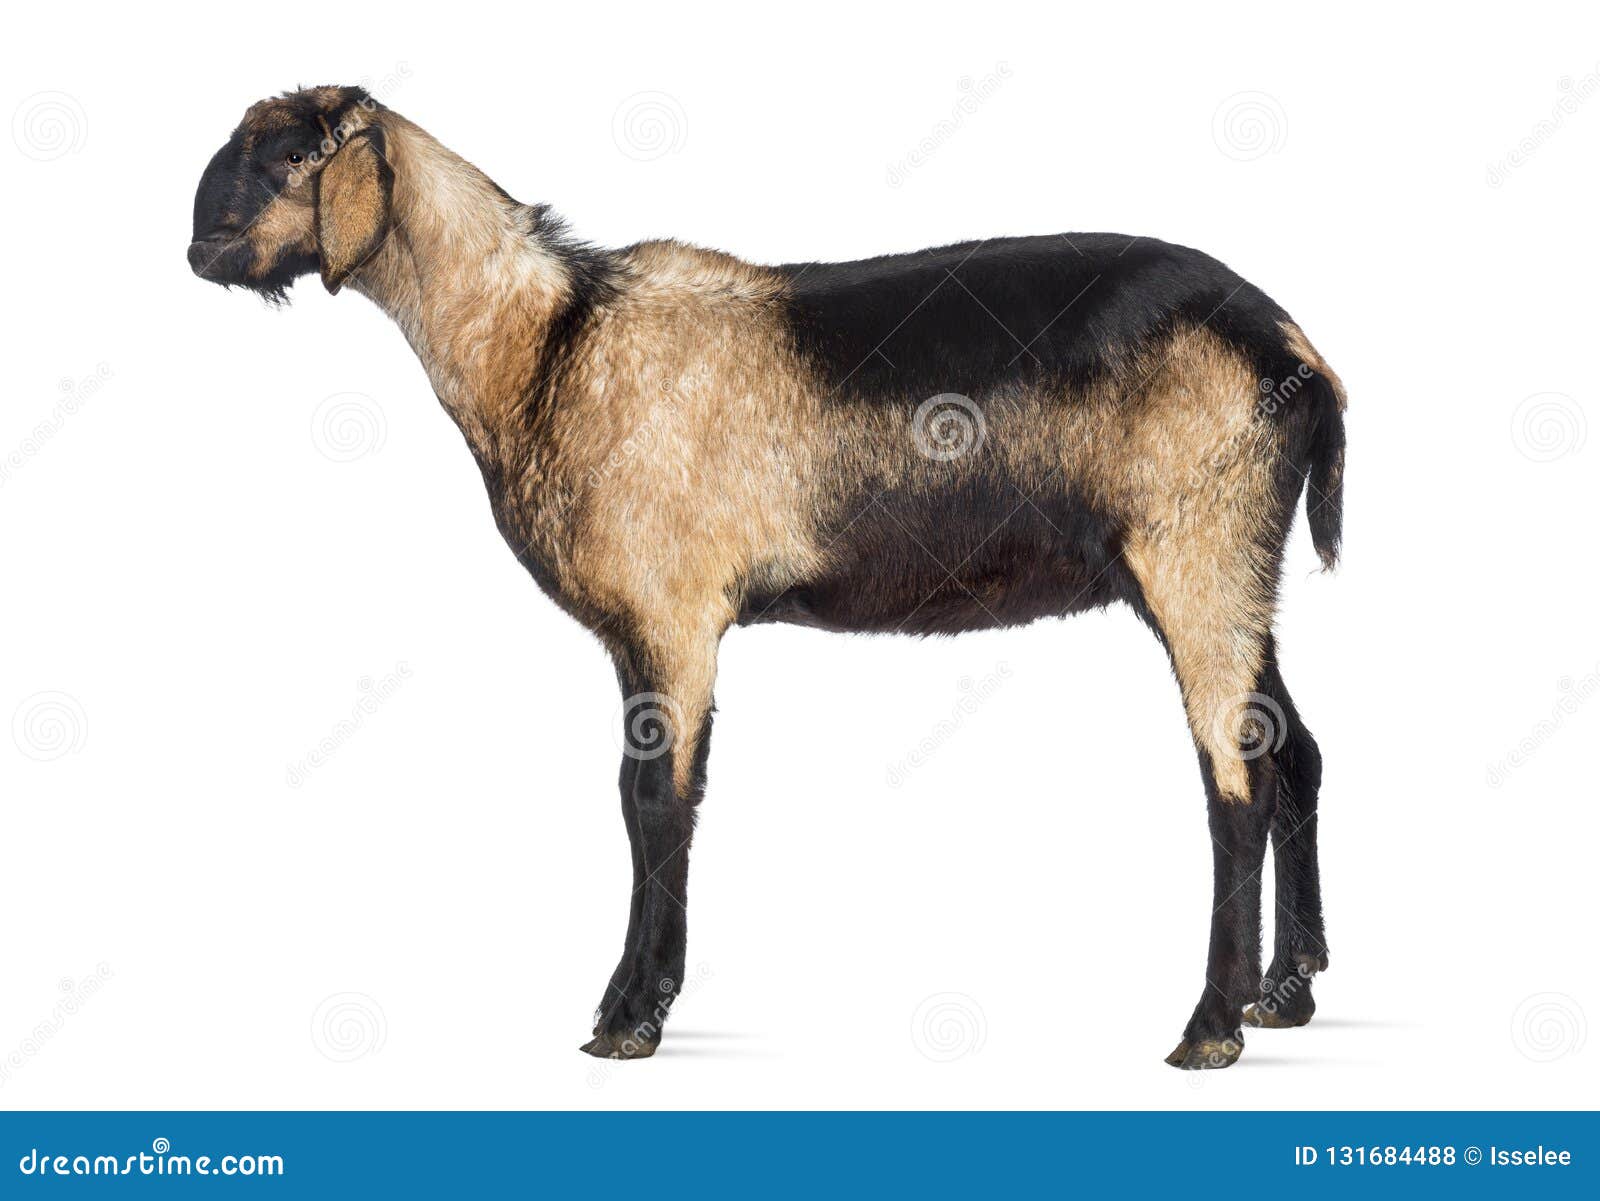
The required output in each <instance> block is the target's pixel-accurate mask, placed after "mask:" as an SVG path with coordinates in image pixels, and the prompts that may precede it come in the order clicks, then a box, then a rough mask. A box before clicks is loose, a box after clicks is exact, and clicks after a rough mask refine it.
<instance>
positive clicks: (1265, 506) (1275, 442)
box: [1106, 331, 1281, 802]
mask: <svg viewBox="0 0 1600 1201" xmlns="http://www.w3.org/2000/svg"><path fill="white" fill-rule="evenodd" d="M1257 400H1258V394H1257V391H1256V380H1255V375H1254V372H1253V371H1252V370H1251V368H1250V366H1249V364H1248V363H1246V362H1245V361H1244V360H1243V358H1241V357H1240V356H1239V354H1238V353H1237V352H1236V351H1234V350H1232V349H1231V348H1229V347H1228V346H1227V345H1226V344H1225V343H1223V342H1222V340H1221V339H1220V338H1218V337H1217V336H1216V335H1214V334H1211V333H1210V332H1208V331H1190V332H1188V333H1185V334H1179V335H1178V336H1177V337H1176V338H1175V339H1174V345H1173V347H1172V349H1171V350H1170V352H1169V354H1168V356H1167V358H1166V360H1165V362H1164V363H1163V365H1162V366H1161V367H1160V368H1159V370H1158V371H1157V372H1156V373H1155V375H1154V376H1153V378H1152V379H1151V381H1150V385H1149V392H1148V393H1147V396H1146V398H1145V400H1144V403H1143V404H1142V405H1141V406H1140V409H1139V413H1138V416H1137V418H1136V419H1135V420H1133V421H1131V422H1130V423H1129V425H1128V433H1127V444H1126V445H1125V446H1124V447H1123V448H1122V450H1121V453H1120V454H1119V455H1117V456H1116V457H1115V462H1116V463H1117V465H1118V466H1117V467H1116V468H1115V469H1114V471H1113V472H1112V474H1113V475H1114V477H1115V478H1113V479H1111V480H1108V481H1106V484H1107V486H1108V487H1109V488H1110V489H1111V492H1112V495H1113V496H1114V497H1115V501H1114V503H1116V504H1118V505H1119V506H1120V508H1121V510H1122V512H1123V513H1124V514H1125V515H1126V517H1127V518H1128V520H1129V522H1130V524H1129V528H1128V533H1127V538H1126V542H1125V558H1126V560H1127V563H1128V566H1129V568H1130V569H1131V570H1132V572H1133V574H1134V577H1135V578H1136V579H1137V580H1138V581H1139V584H1140V587H1141V588H1142V589H1143V590H1144V595H1145V600H1146V603H1147V604H1149V606H1150V609H1151V611H1152V613H1153V614H1154V615H1155V617H1156V620H1157V622H1158V623H1159V625H1160V627H1161V630H1162V633H1163V634H1164V635H1165V636H1166V638H1167V642H1168V645H1169V647H1170V648H1171V652H1172V659H1173V665H1174V668H1175V669H1176V671H1177V674H1178V682H1179V685H1180V687H1181V688H1182V690H1183V698H1184V704H1185V707H1186V708H1187V710H1188V713H1189V727H1190V730H1191V732H1192V733H1193V734H1194V738H1195V741H1196V743H1197V744H1199V746H1200V747H1202V748H1203V749H1204V750H1205V751H1206V753H1207V754H1208V755H1209V757H1210V759H1211V763H1212V772H1213V775H1214V777H1215V780H1216V784H1217V789H1218V791H1219V792H1220V793H1221V794H1222V796H1223V798H1224V799H1226V800H1232V801H1241V802H1248V801H1249V799H1250V788H1249V775H1248V771H1247V769H1246V766H1245V758H1244V752H1243V751H1242V750H1241V746H1240V742H1239V735H1240V734H1241V733H1242V731H1241V730H1240V729H1239V725H1238V722H1239V718H1240V716H1241V714H1242V713H1243V712H1244V711H1245V710H1246V709H1248V707H1249V706H1248V701H1247V698H1249V697H1250V696H1251V695H1252V694H1253V693H1254V692H1255V690H1256V682H1257V680H1258V679H1259V678H1260V674H1261V666H1262V656H1263V654H1264V651H1265V644H1266V639H1267V636H1268V634H1269V633H1270V630H1271V624H1272V610H1273V602H1274V597H1273V588H1272V583H1273V581H1272V568H1271V564H1270V562H1269V561H1268V558H1267V552H1266V551H1264V550H1263V549H1262V547H1263V545H1264V543H1265V542H1266V539H1264V538H1263V536H1262V535H1263V532H1264V529H1265V525H1266V522H1267V521H1268V520H1269V518H1270V515H1271V514H1273V512H1274V507H1275V506H1274V493H1275V481H1274V473H1275V467H1274V464H1275V463H1276V461H1277V458H1278V454H1279V452H1280V449H1281V448H1280V446H1279V437H1280V435H1279V433H1278V430H1277V428H1276V427H1275V426H1274V425H1273V424H1272V423H1271V422H1270V421H1268V420H1265V419H1264V418H1262V417H1260V416H1259V414H1258V409H1257ZM1218 430H1227V431H1228V436H1229V437H1230V438H1232V439H1234V440H1235V442H1236V444H1237V443H1240V442H1242V445H1237V448H1236V452H1235V453H1232V454H1229V455H1228V456H1226V457H1225V458H1223V459H1222V460H1221V462H1220V464H1217V463H1216V462H1215V460H1213V462H1212V469H1208V470H1207V471H1204V472H1201V473H1198V474H1197V473H1195V472H1194V471H1193V466H1194V464H1195V463H1196V462H1198V461H1201V460H1202V458H1203V456H1205V455H1206V454H1207V453H1208V450H1209V448H1210V447H1212V446H1213V445H1215V442H1216V438H1217V431H1218ZM1119 492H1120V495H1118V493H1119Z"/></svg>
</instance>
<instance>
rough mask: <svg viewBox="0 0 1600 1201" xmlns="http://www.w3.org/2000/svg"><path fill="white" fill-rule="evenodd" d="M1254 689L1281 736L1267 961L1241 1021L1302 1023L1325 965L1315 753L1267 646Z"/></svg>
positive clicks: (1275, 756)
mask: <svg viewBox="0 0 1600 1201" xmlns="http://www.w3.org/2000/svg"><path fill="white" fill-rule="evenodd" d="M1268 656H1269V660H1268V664H1267V667H1266V669H1265V670H1264V671H1263V672H1262V687H1261V691H1262V693H1263V694H1264V695H1265V696H1266V697H1268V698H1269V699H1270V700H1272V701H1273V702H1274V703H1275V704H1276V706H1277V707H1278V713H1277V716H1279V717H1280V718H1281V722H1282V724H1281V738H1280V739H1278V740H1275V742H1277V743H1279V745H1277V747H1276V749H1275V750H1274V751H1273V753H1272V754H1273V762H1274V766H1275V767H1276V768H1277V779H1278V806H1277V809H1276V811H1275V812H1274V813H1273V817H1272V860H1273V866H1274V869H1275V875H1276V881H1275V888H1274V896H1275V900H1276V908H1275V911H1274V914H1273V921H1272V925H1273V952H1272V963H1271V965H1270V966H1269V967H1268V968H1267V971H1266V975H1265V976H1264V977H1263V978H1262V981H1261V997H1260V998H1259V999H1258V1000H1257V1001H1256V1003H1255V1004H1253V1005H1251V1006H1250V1007H1249V1008H1248V1009H1246V1010H1245V1015H1244V1024H1245V1025H1246V1026H1264V1027H1268V1028H1287V1027H1293V1026H1304V1025H1305V1024H1306V1023H1307V1022H1309V1021H1310V1020H1311V1016H1312V1014H1314V1013H1315V1012H1316V1008H1317V1007H1316V1003H1315V1002H1314V1001H1313V1000H1312V996H1311V978H1312V976H1314V975H1315V974H1316V973H1317V972H1320V971H1325V970H1327V967H1328V943H1327V936H1326V935H1325V934H1324V932H1323V924H1322V889H1321V877H1320V872H1319V870H1318V866H1317V794H1318V792H1319V790H1320V789H1321V786H1322V754H1321V752H1320V751H1319V750H1318V748H1317V742H1316V739H1314V738H1313V737H1312V736H1311V731H1310V730H1308V729H1306V726H1305V723H1304V722H1303V721H1302V720H1301V718H1300V714H1299V712H1298V710H1296V709H1295V706H1294V702H1293V701H1292V700H1291V699H1290V697H1289V691H1288V689H1287V688H1286V687H1284V683H1283V677H1282V676H1281V675H1280V674H1279V672H1278V667H1277V664H1276V662H1275V661H1273V660H1274V659H1275V653H1274V651H1273V650H1272V649H1271V648H1269V650H1268Z"/></svg>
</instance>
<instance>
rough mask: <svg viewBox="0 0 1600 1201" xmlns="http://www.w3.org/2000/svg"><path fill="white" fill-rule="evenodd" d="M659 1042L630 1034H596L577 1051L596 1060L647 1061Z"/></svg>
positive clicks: (658, 1040)
mask: <svg viewBox="0 0 1600 1201" xmlns="http://www.w3.org/2000/svg"><path fill="white" fill-rule="evenodd" d="M660 1045H661V1040H660V1039H656V1040H655V1041H649V1040H646V1039H642V1038H638V1037H637V1036H635V1035H632V1034H597V1035H595V1037H594V1038H591V1039H590V1040H589V1041H588V1042H586V1043H584V1044H583V1046H581V1047H579V1048H578V1050H580V1051H582V1052H583V1053H584V1054H585V1055H593V1056H594V1057H595V1058H596V1059H649V1058H650V1056H652V1055H654V1054H655V1053H656V1048H657V1047H658V1046H660Z"/></svg>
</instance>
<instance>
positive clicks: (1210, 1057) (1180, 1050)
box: [1167, 1038, 1244, 1072]
mask: <svg viewBox="0 0 1600 1201" xmlns="http://www.w3.org/2000/svg"><path fill="white" fill-rule="evenodd" d="M1243 1050H1244V1044H1243V1043H1242V1042H1240V1041H1239V1040H1238V1039H1236V1038H1226V1039H1212V1038H1207V1039H1202V1040H1200V1041H1199V1042H1193V1043H1191V1042H1190V1041H1189V1040H1188V1039H1184V1040H1183V1041H1182V1042H1181V1043H1179V1044H1178V1045H1177V1047H1176V1048H1175V1049H1174V1050H1173V1052H1172V1054H1171V1055H1168V1056H1167V1062H1168V1063H1169V1064H1171V1065H1172V1066H1173V1067H1175V1068H1181V1069H1182V1070H1183V1071H1185V1072H1197V1071H1205V1070H1209V1069H1212V1068H1226V1067H1232V1066H1233V1065H1234V1063H1236V1062H1237V1061H1238V1059H1239V1053H1240V1052H1241V1051H1243Z"/></svg>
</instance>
